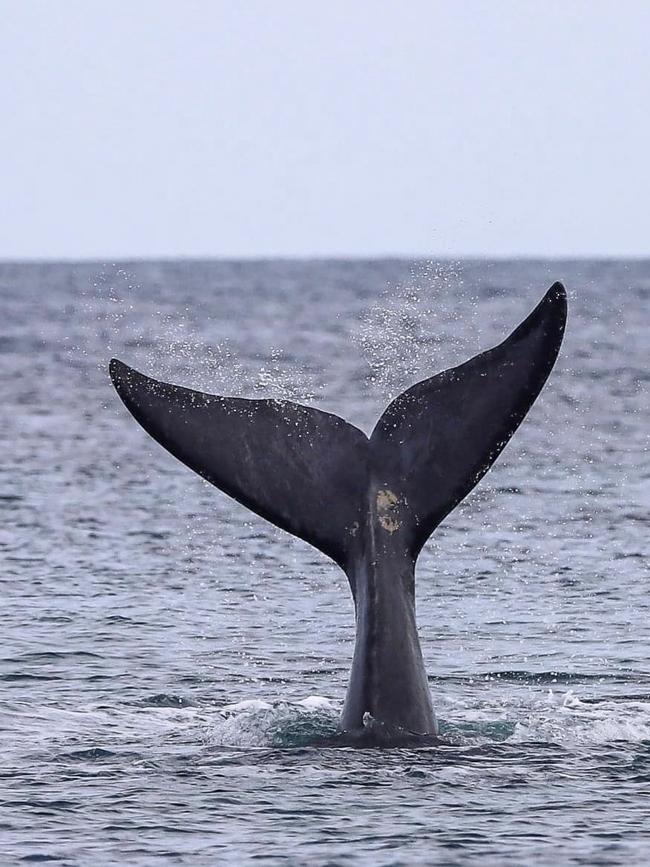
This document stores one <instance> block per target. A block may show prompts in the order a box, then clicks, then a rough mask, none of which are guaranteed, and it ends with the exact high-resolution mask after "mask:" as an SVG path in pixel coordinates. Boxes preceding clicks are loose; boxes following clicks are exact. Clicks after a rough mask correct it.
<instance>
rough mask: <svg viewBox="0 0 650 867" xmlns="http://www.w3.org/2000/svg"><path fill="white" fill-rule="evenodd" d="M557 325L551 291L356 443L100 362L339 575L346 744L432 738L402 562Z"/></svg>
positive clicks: (488, 454)
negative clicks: (348, 622)
mask: <svg viewBox="0 0 650 867" xmlns="http://www.w3.org/2000/svg"><path fill="white" fill-rule="evenodd" d="M565 322H566V293H565V291H564V287H563V286H562V285H561V284H560V283H555V284H554V285H553V286H552V287H551V288H550V289H549V291H548V292H547V293H546V295H545V296H544V298H543V299H542V301H541V302H540V303H539V304H538V306H537V307H536V308H535V309H534V310H533V312H532V313H531V314H530V315H529V316H528V318H527V319H525V320H524V321H523V322H522V324H521V325H520V326H519V327H518V328H517V329H515V331H513V332H512V334H511V335H510V336H509V337H508V338H507V339H506V340H504V341H503V343H500V344H499V345H498V346H495V347H494V348H493V349H490V350H488V351H487V352H483V353H481V354H480V355H477V356H476V357H475V358H472V359H471V360H470V361H466V362H465V363H464V364H461V365H460V366H459V367H454V368H452V369H450V370H445V371H443V372H442V373H439V374H437V375H436V376H433V377H431V378H430V379H425V380H423V381H422V382H418V383H417V384H416V385H414V386H412V387H411V388H409V389H408V390H407V391H405V392H404V393H403V394H401V395H400V396H399V397H397V398H396V399H395V400H394V401H393V402H392V403H391V404H390V405H389V406H388V408H387V409H386V410H385V412H384V414H383V415H382V417H381V418H380V419H379V421H378V422H377V424H376V426H375V429H374V430H373V432H372V434H371V436H370V438H368V437H367V436H366V435H365V434H364V433H362V432H361V431H360V430H358V429H357V428H356V427H353V426H352V425H350V424H348V423H347V422H346V421H343V419H341V418H338V416H335V415H331V414H330V413H327V412H322V411H320V410H318V409H312V408H311V407H306V406H301V405H300V404H295V403H291V402H290V401H285V400H245V399H242V398H238V397H219V396H216V395H210V394H203V393H202V392H198V391H192V390H190V389H187V388H181V387H180V386H177V385H169V384H167V383H164V382H158V381H157V380H155V379H150V378H149V377H147V376H143V375H142V374H141V373H138V372H137V371H136V370H133V369H132V368H130V367H128V366H127V365H126V364H123V363H122V362H120V361H117V360H116V359H114V360H113V361H111V363H110V374H111V378H112V380H113V384H114V385H115V388H116V389H117V392H118V394H119V395H120V397H121V398H122V400H123V402H124V404H125V405H126V407H127V409H128V410H129V411H130V412H131V413H132V415H133V416H134V417H135V419H136V420H137V421H138V422H139V423H140V424H141V425H142V427H143V428H144V429H145V430H146V431H147V432H148V433H149V434H150V435H151V436H152V437H153V438H154V439H155V440H157V441H158V442H159V443H160V444H161V445H162V446H164V447H165V448H166V449H168V450H169V451H170V452H171V453H172V454H173V455H174V456H175V457H177V458H178V459H179V460H181V461H183V463H185V464H187V466H188V467H190V468H191V469H193V470H195V471H196V472H197V473H199V475H201V476H203V477H204V478H205V479H207V480H208V481H209V482H211V483H212V484H213V485H216V486H217V487H218V488H220V489H221V490H222V491H224V492H225V493H226V494H228V495H229V496H231V497H233V498H234V499H236V500H238V501H239V502H240V503H243V504H244V505H245V506H247V507H248V508H249V509H251V510H252V511H254V512H256V513H257V514H258V515H261V516H262V517H263V518H266V519H267V520H269V521H271V522H272V523H274V524H276V525H277V526H278V527H281V528H282V529H283V530H287V531H288V532H290V533H293V534H294V535H296V536H299V537H300V538H301V539H304V540H305V541H306V542H309V543H310V544H312V545H314V546H315V547H316V548H318V549H319V550H320V551H323V552H324V553H325V554H327V555H328V556H329V557H331V558H332V560H334V561H335V562H336V563H338V565H339V566H340V567H341V568H342V569H343V570H344V571H345V573H346V575H347V577H348V580H349V582H350V588H351V590H352V596H353V598H354V605H355V611H356V644H355V648H354V658H353V662H352V671H351V674H350V682H349V687H348V692H347V696H346V700H345V706H344V709H343V715H342V717H341V722H340V728H341V730H342V731H343V732H345V733H348V734H349V735H350V736H352V737H353V738H354V737H355V736H358V737H359V739H360V740H362V739H363V734H364V732H368V734H369V733H370V731H371V730H374V731H375V732H378V731H379V730H381V731H382V732H384V733H385V735H386V736H387V738H399V737H404V738H413V737H415V738H418V737H422V738H428V739H432V738H435V736H436V720H435V715H434V712H433V707H432V704H431V695H430V692H429V685H428V681H427V675H426V671H425V669H424V663H423V659H422V651H421V649H420V642H419V639H418V632H417V625H416V620H415V577H414V569H415V562H416V560H417V557H418V554H419V553H420V551H421V549H422V546H423V545H424V543H425V542H426V541H427V539H428V538H429V536H430V535H431V533H432V532H433V530H435V528H436V527H437V526H438V524H440V522H441V521H442V520H443V518H445V516H446V515H448V514H449V512H451V510H452V509H453V508H454V507H455V506H457V505H458V503H460V501H461V500H462V499H463V498H464V497H465V496H467V494H468V493H469V492H470V491H471V490H472V488H473V487H474V486H475V485H476V484H477V482H478V481H479V480H480V479H481V478H482V477H483V475H484V474H485V473H486V472H487V471H488V469H489V468H490V466H491V465H492V464H493V463H494V461H495V460H496V458H497V456H498V455H499V453H500V452H501V450H502V449H503V447H504V446H505V445H506V443H507V442H508V440H509V439H510V437H511V436H512V434H513V433H514V432H515V430H516V429H517V427H518V426H519V425H520V423H521V422H522V420H523V418H524V416H525V415H526V413H527V412H528V410H529V409H530V407H531V406H532V404H533V402H534V401H535V398H536V397H537V395H538V394H539V392H540V390H541V388H542V386H543V385H544V383H545V381H546V379H547V377H548V375H549V373H550V372H551V369H552V367H553V364H554V363H555V359H556V358H557V354H558V351H559V348H560V344H561V342H562V335H563V333H564V326H565Z"/></svg>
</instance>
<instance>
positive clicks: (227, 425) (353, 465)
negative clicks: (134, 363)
mask: <svg viewBox="0 0 650 867" xmlns="http://www.w3.org/2000/svg"><path fill="white" fill-rule="evenodd" d="M110 374H111V379H112V380H113V384H114V386H115V388H116V389H117V392H118V394H119V395H120V397H121V398H122V400H123V401H124V404H125V405H126V407H127V408H128V410H129V412H131V413H132V415H133V416H134V418H135V419H136V420H137V421H138V422H140V424H141V425H142V427H143V428H144V429H145V430H146V431H147V433H149V434H151V436H152V437H153V438H154V439H155V440H157V441H158V442H159V443H160V444H161V445H162V446H164V447H165V448H166V449H167V450H168V451H170V452H171V453H172V454H173V455H174V457H177V458H178V459H179V460H180V461H183V463H184V464H187V466H188V467H190V468H191V469H193V470H194V471H195V472H197V473H198V474H199V475H201V476H203V478H204V479H207V480H208V481H209V482H211V483H212V484H213V485H216V487H218V488H220V489H221V490H222V491H224V492H225V493H226V494H229V495H230V496H231V497H233V498H234V499H235V500H238V501H239V502H240V503H243V505H245V506H247V507H248V508H249V509H251V510H252V511H253V512H256V513H257V514H258V515H261V516H262V517H263V518H266V519H267V520H268V521H271V522H272V523H273V524H276V525H277V526H278V527H281V528H282V529H283V530H287V531H288V532H289V533H293V535H294V536H299V537H300V538H301V539H304V540H305V541H306V542H309V543H310V544H312V545H314V546H315V547H316V548H319V549H320V550H321V551H323V552H324V553H325V554H327V555H328V556H329V557H331V558H332V559H333V560H334V561H336V562H337V563H339V564H344V562H345V539H346V528H347V527H348V526H350V525H352V523H353V522H354V520H355V518H356V509H357V502H358V498H359V491H360V490H361V488H362V486H363V481H364V478H365V463H366V459H367V454H366V452H367V445H368V439H367V437H366V436H365V434H363V433H362V432H361V431H360V430H358V429H357V428H355V427H353V426H352V425H350V424H348V423H347V422H345V421H343V419H340V418H339V417H338V416H335V415H331V414H330V413H327V412H322V411H321V410H318V409H312V408H311V407H306V406H301V405H300V404H296V403H291V402H290V401H286V400H246V399H244V398H239V397H217V396H215V395H211V394H203V393H202V392H199V391H192V390H191V389H189V388H181V386H178V385H169V384H167V383H165V382H158V381H157V380H155V379H150V378H149V377H148V376H144V375H143V374H141V373H138V371H137V370H134V369H133V368H131V367H128V366H127V365H126V364H123V363H122V362H121V361H118V360H117V359H113V360H112V361H111V363H110Z"/></svg>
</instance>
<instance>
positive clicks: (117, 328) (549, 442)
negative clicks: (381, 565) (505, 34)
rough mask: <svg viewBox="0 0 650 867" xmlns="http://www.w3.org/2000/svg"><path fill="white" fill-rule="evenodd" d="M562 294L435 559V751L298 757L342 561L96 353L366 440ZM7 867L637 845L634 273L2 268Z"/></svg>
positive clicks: (325, 654) (643, 266)
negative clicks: (297, 412) (133, 391)
mask: <svg viewBox="0 0 650 867" xmlns="http://www.w3.org/2000/svg"><path fill="white" fill-rule="evenodd" d="M558 279H559V280H562V281H564V282H565V284H566V286H567V290H568V293H569V322H568V327H567V333H566V338H565V342H564V345H563V348H562V351H561V355H560V358H559V360H558V363H557V365H556V367H555V370H554V371H553V373H552V375H551V377H550V379H549V381H548V383H547V385H546V387H545V389H544V391H543V392H542V395H541V397H540V399H539V400H538V402H537V403H536V404H535V406H534V407H533V409H532V410H531V412H530V414H529V415H528V417H527V419H526V421H525V422H524V423H523V425H522V427H521V428H520V429H519V431H518V432H517V433H516V435H515V436H514V438H513V439H512V441H511V442H510V444H509V445H508V446H507V448H506V449H505V451H504V452H503V454H502V455H501V457H500V458H499V460H498V461H497V463H496V464H495V466H494V468H493V469H492V470H491V472H489V473H488V475H487V476H486V477H485V479H484V480H483V481H482V482H481V483H480V485H479V486H478V487H477V488H476V489H475V490H474V492H473V493H472V494H471V495H470V496H469V497H468V498H467V500H466V501H465V502H464V503H463V504H462V505H461V506H460V507H459V508H457V509H456V510H455V511H454V512H452V514H451V515H450V516H449V517H448V518H447V519H446V520H445V522H444V523H443V525H441V526H440V528H439V529H438V530H437V531H436V533H435V534H434V536H433V537H432V538H431V539H430V541H429V542H428V544H427V545H426V547H425V549H424V551H423V553H422V555H421V557H420V560H419V564H418V570H417V602H418V619H419V624H420V631H421V638H422V645H423V651H424V656H425V660H426V665H427V670H428V673H429V679H430V686H431V692H432V695H433V700H434V705H435V707H436V710H437V714H438V716H439V719H440V727H441V732H442V734H443V735H444V736H445V738H446V739H447V741H448V743H447V745H445V746H439V747H428V748H423V749H413V748H409V749H405V748H395V749H352V748H323V747H317V746H314V745H313V742H314V741H315V740H316V739H317V738H318V737H322V736H323V735H328V734H331V733H333V732H334V731H335V729H336V724H337V718H338V714H339V712H340V709H341V704H342V700H343V697H344V694H345V688H346V682H347V677H348V671H349V667H350V661H351V655H352V648H353V640H354V615H353V607H352V600H351V597H350V593H349V590H348V587H347V584H346V579H345V576H344V575H343V573H342V572H341V571H340V570H339V569H338V568H337V567H336V566H335V565H334V564H333V563H332V562H330V561H328V560H327V558H326V557H325V556H324V555H322V554H320V553H319V552H318V551H316V550H315V549H312V548H311V547H309V546H308V545H307V544H306V543H303V542H301V541H299V540H297V539H294V538H292V537H290V536H289V535H287V534H285V533H283V532H281V531H280V530H277V529H275V528H274V527H273V526H271V525H270V524H268V523H266V522H265V521H263V520H262V519H260V518H258V517H256V516H255V515H252V514H251V513H249V512H248V511H246V510H245V509H244V508H243V507H242V506H240V505H238V504H237V503H234V502H233V501H231V500H229V499H228V498H227V497H226V496H225V495H224V494H222V493H221V492H219V491H217V490H216V489H215V488H212V487H211V486H210V485H208V484H207V483H206V482H204V481H202V480H201V479H200V478H199V477H198V476H196V475H194V474H193V473H192V472H190V471H189V470H188V469H187V468H185V467H184V466H183V465H181V464H180V463H179V462H177V461H176V460H175V459H174V458H172V457H171V456H170V455H169V454H168V453H166V452H165V451H164V450H163V449H162V448H160V447H159V446H158V445H157V444H156V443H154V442H153V440H151V439H149V438H148V437H147V435H146V434H145V433H144V431H143V430H142V429H141V428H140V427H139V426H138V425H137V424H136V423H135V422H134V421H133V419H132V418H131V417H130V416H129V414H128V413H127V411H126V410H125V408H124V407H123V406H122V404H121V403H120V401H119V400H118V398H117V396H116V394H115V393H114V391H113V389H112V386H111V384H110V381H109V379H108V375H107V370H106V367H107V362H108V360H109V358H110V357H111V356H113V355H116V356H117V357H119V358H121V359H122V360H124V361H125V362H127V363H128V364H131V365H133V366H135V367H137V368H138V369H140V370H142V371H143V372H145V373H148V374H150V375H152V376H155V377H157V378H162V379H165V380H168V381H172V382H175V383H180V384H183V385H189V386H193V387H195V388H199V389H202V390H206V391H210V392H214V393H219V394H238V395H243V396H250V397H259V396H280V397H285V398H291V399H295V400H299V401H303V402H306V403H309V404H310V405H314V406H319V407H322V408H324V409H327V410H329V411H332V412H336V413H337V414H339V415H342V416H343V417H345V418H347V419H348V420H349V421H351V422H353V423H355V424H357V425H358V426H360V427H361V428H362V429H364V430H366V431H367V432H368V431H370V430H371V429H372V426H373V424H374V422H375V421H376V419H377V418H378V417H379V415H380V414H381V412H382V410H383V408H384V407H385V405H386V404H387V403H388V401H389V399H390V398H391V397H394V396H395V395H396V394H398V393H399V392H400V391H401V390H402V389H403V388H404V387H406V386H407V385H409V384H411V383H413V382H415V381H416V380H417V379H421V378H424V377H426V376H430V375H432V374H434V373H435V372H437V371H439V370H441V369H444V368H445V367H448V366H452V365H455V364H457V363H460V362H462V361H464V360H465V359H466V358H468V357H470V356H472V355H474V354H476V353H477V352H478V351H481V350H483V349H486V348H488V347H490V346H491V345H493V344H495V343H496V342H499V341H500V340H501V339H502V338H503V337H505V336H506V335H507V334H508V333H509V332H510V331H511V330H512V329H513V328H514V327H515V326H516V325H517V324H518V323H519V322H520V321H521V320H522V319H523V318H524V317H525V316H526V315H527V314H528V313H529V312H530V310H531V309H532V308H533V307H534V305H535V304H536V303H537V302H538V301H539V299H540V298H541V297H542V295H543V294H544V292H545V291H546V289H547V288H548V286H549V285H550V284H551V283H552V282H554V281H555V280H558ZM0 304H1V316H0V361H1V383H2V391H1V397H2V414H1V416H0V511H1V514H2V521H1V523H0V561H1V572H0V576H1V582H2V584H1V597H0V598H1V604H2V608H1V620H0V756H1V761H0V864H2V865H10V864H19V863H23V862H25V863H29V862H46V861H47V862H50V863H53V864H66V865H84V867H85V865H95V864H97V865H125V864H133V865H153V864H180V865H215V864H235V865H248V864H258V865H331V867H334V865H341V867H343V865H354V867H356V865H368V867H371V865H372V867H378V865H386V867H388V865H395V867H396V865H481V867H484V865H546V864H553V865H555V867H557V865H564V864H582V865H647V864H648V863H650V574H649V570H648V530H649V528H650V523H649V508H648V507H649V505H650V465H649V463H650V462H649V456H648V420H649V401H648V384H649V378H650V375H649V372H648V369H649V360H650V358H649V335H650V262H605V261H603V262H588V261H582V262H560V261H556V262H479V261H469V262H443V263H432V262H408V261H398V260H386V261H300V262H298V261H268V262H267V261H261V262H248V263H241V262H181V261H179V262H160V263H158V262H151V263H149V262H147V263H144V262H139V263H117V264H114V263H95V264H87V263H86V264H74V263H69V264H57V265H52V264H33V265H26V264H6V263H5V264H2V265H0Z"/></svg>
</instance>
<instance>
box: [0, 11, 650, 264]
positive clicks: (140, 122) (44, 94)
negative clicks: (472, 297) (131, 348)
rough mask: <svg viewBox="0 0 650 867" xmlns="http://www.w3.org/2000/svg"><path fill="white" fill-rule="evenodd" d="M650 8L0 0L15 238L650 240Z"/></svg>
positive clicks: (424, 249) (526, 249) (430, 245)
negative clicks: (649, 164) (649, 166)
mask: <svg viewBox="0 0 650 867" xmlns="http://www.w3.org/2000/svg"><path fill="white" fill-rule="evenodd" d="M649 45H650V3H649V2H645V0H641V2H636V0H618V2H615V0H611V2H599V0H586V2H583V0H561V2H555V0H535V2H533V0H515V2H511V0H486V2H479V0H448V2H424V0H400V2H397V0H393V2H384V0H372V2H369V0H327V2H322V3H316V2H309V0H275V2H259V0H246V2H244V0H232V2H207V0H206V2H191V0H175V2H170V0H137V2H134V0H121V2H120V0H110V2H104V0H0V73H1V74H0V108H1V115H0V119H1V127H0V171H1V174H2V195H1V197H0V257H1V258H4V259H10V258H32V257H37V258H60V257H65V258H77V257H97V258H101V259H113V258H119V257H135V256H137V257H148V256H152V257H153V256H181V255H190V256H219V257H224V256H266V255H270V256H286V255H289V256H290V255H299V256H309V255H335V254H346V255H388V254H407V255H408V254H424V255H431V256H447V255H451V256H460V255H467V254H470V255H471V254H474V255H481V254H486V255H494V256H501V255H555V256H573V255H612V256H623V255H648V254H650V219H649V203H650V172H649V169H648V160H649V155H650V111H649V110H648V106H650V50H649Z"/></svg>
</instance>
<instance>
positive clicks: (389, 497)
mask: <svg viewBox="0 0 650 867" xmlns="http://www.w3.org/2000/svg"><path fill="white" fill-rule="evenodd" d="M399 504H400V499H399V497H398V496H397V494H394V493H393V491H391V490H390V489H389V488H380V489H379V490H378V491H377V512H378V513H379V515H378V518H379V524H380V526H381V527H383V528H384V530H386V532H388V533H394V532H395V530H399V528H400V527H401V526H402V522H401V521H398V520H397V507H398V506H399Z"/></svg>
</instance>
